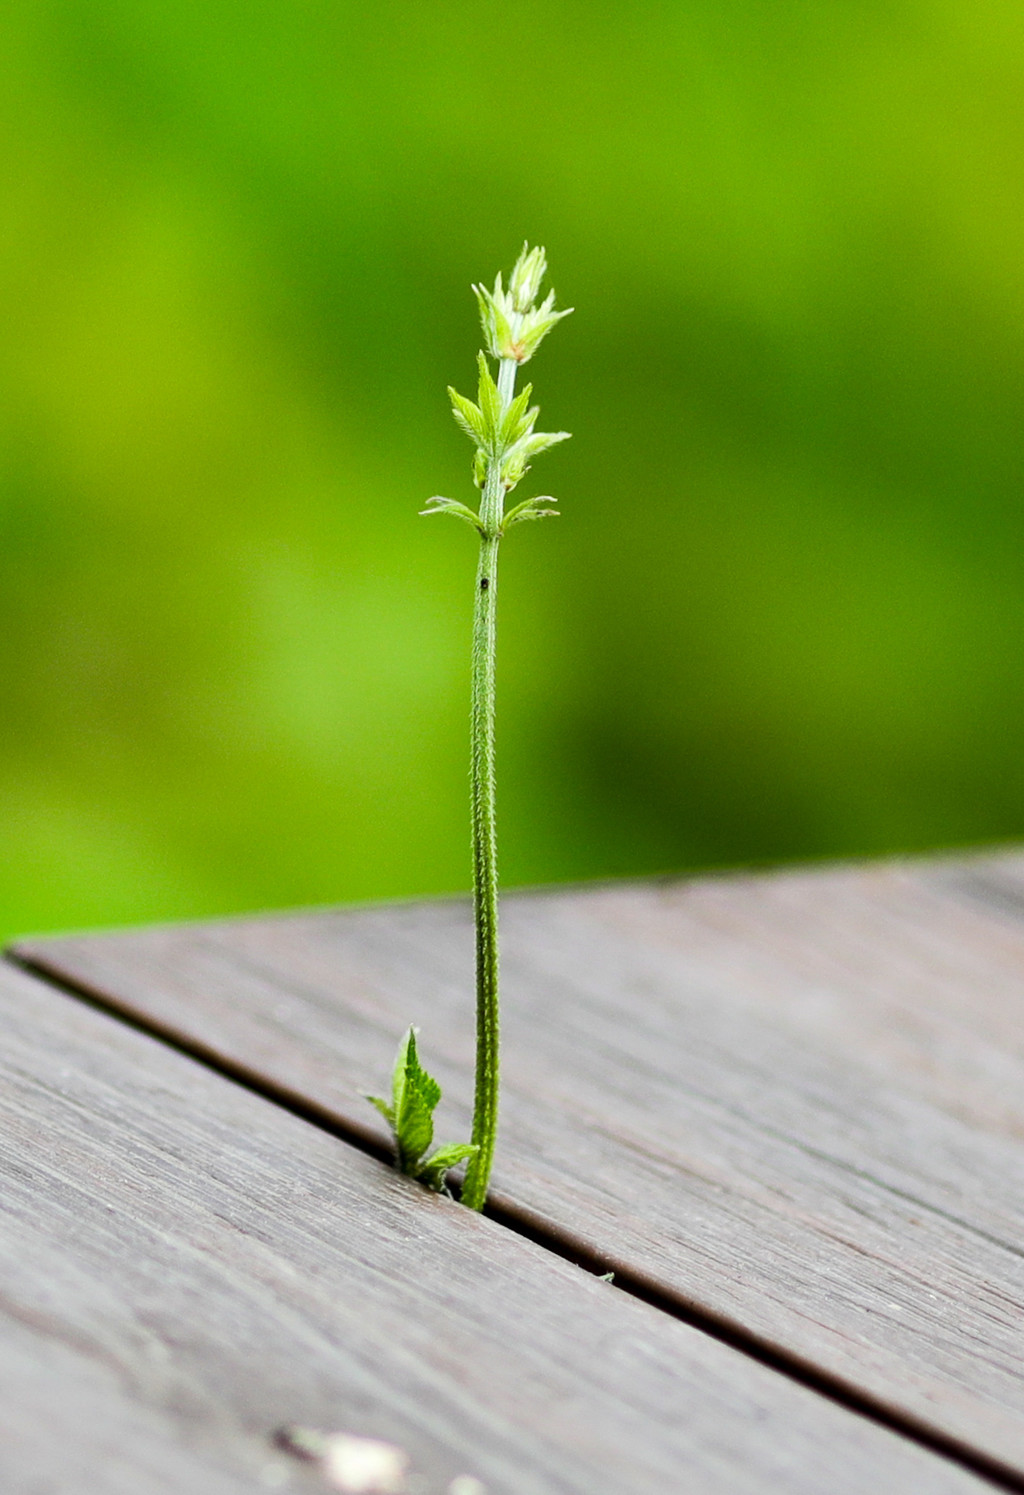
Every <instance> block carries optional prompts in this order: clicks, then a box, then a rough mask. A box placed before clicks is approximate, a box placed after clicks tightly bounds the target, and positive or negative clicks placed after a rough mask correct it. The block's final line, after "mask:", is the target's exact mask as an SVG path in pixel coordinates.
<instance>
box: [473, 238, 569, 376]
mask: <svg viewBox="0 0 1024 1495" xmlns="http://www.w3.org/2000/svg"><path fill="white" fill-rule="evenodd" d="M547 268H548V262H547V257H546V256H545V253H544V250H543V249H541V248H540V247H537V248H535V249H531V248H530V247H529V246H528V245H526V244H524V245H523V252H522V254H521V255H520V256H519V258H518V259H517V260H516V263H515V268H514V269H513V271H512V274H511V275H510V276H509V282H508V290H507V291H506V290H505V289H504V287H503V285H502V280H501V275H500V274H499V275H498V277H497V279H496V280H495V282H494V290H493V291H489V290H488V289H487V287H486V286H478V285H475V286H474V287H473V290H474V291H475V292H476V299H477V303H478V305H479V307H480V321H481V323H482V324H483V329H484V341H485V342H486V345H487V351H488V353H490V355H491V357H492V358H514V359H515V361H516V363H525V362H526V361H527V359H529V358H532V357H533V355H534V353H536V351H537V348H538V347H539V345H540V343H541V341H542V339H543V338H545V337H546V336H547V334H548V333H549V332H550V331H551V329H552V327H554V325H555V323H556V322H558V321H560V320H561V319H562V317H567V316H568V315H569V313H570V312H571V311H572V307H571V306H570V307H568V308H567V309H566V310H565V311H555V293H554V291H549V292H548V294H547V296H545V298H544V300H543V301H542V302H541V304H540V306H535V305H534V302H535V301H536V299H537V296H538V294H539V292H540V283H541V281H542V280H543V279H544V276H545V274H546V273H547Z"/></svg>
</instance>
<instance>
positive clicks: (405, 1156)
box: [395, 1089, 434, 1173]
mask: <svg viewBox="0 0 1024 1495" xmlns="http://www.w3.org/2000/svg"><path fill="white" fill-rule="evenodd" d="M433 1140H434V1118H433V1116H432V1115H431V1112H430V1107H429V1106H428V1105H427V1104H426V1102H425V1101H424V1099H423V1097H422V1096H421V1095H420V1093H419V1091H417V1090H411V1089H407V1090H406V1092H405V1097H404V1099H403V1102H402V1110H401V1112H400V1113H399V1116H398V1124H397V1126H396V1127H395V1141H396V1142H397V1144H398V1161H399V1166H400V1167H401V1170H402V1172H403V1173H415V1172H416V1167H417V1164H418V1163H419V1160H420V1158H421V1157H422V1156H423V1154H424V1153H425V1152H426V1150H427V1148H428V1147H429V1146H430V1144H431V1142H433Z"/></svg>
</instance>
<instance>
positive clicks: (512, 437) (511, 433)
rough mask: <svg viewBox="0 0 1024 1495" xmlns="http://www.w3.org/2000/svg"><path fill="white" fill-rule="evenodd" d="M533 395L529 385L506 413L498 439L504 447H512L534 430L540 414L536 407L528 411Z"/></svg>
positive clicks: (520, 392) (531, 386) (522, 390)
mask: <svg viewBox="0 0 1024 1495" xmlns="http://www.w3.org/2000/svg"><path fill="white" fill-rule="evenodd" d="M532 393H533V385H532V384H527V385H526V387H525V388H524V389H521V390H520V391H519V393H518V394H517V395H516V397H515V399H514V400H513V401H512V403H511V405H509V407H508V409H507V410H506V411H505V418H504V420H503V421H502V423H501V430H500V432H499V433H498V439H499V441H500V443H501V445H502V446H511V445H512V443H513V442H514V441H518V440H519V438H520V437H521V436H525V435H526V433H527V431H529V430H531V429H532V427H533V423H534V421H535V420H536V419H537V416H538V415H539V414H540V409H539V407H535V408H534V409H533V410H528V409H527V406H528V405H529V403H530V395H531V394H532Z"/></svg>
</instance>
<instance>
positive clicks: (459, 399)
mask: <svg viewBox="0 0 1024 1495" xmlns="http://www.w3.org/2000/svg"><path fill="white" fill-rule="evenodd" d="M448 398H449V399H450V400H451V402H452V415H453V416H454V417H455V424H456V425H457V426H458V427H459V429H460V430H462V431H465V433H466V435H467V436H468V437H469V439H470V440H471V441H475V442H476V443H477V444H478V445H480V446H486V445H487V442H488V434H487V422H486V421H485V419H484V415H483V411H482V410H480V408H479V407H478V406H476V405H474V404H473V401H472V400H467V399H466V396H465V395H460V394H459V391H458V390H457V389H453V388H452V386H451V385H450V384H449V386H448Z"/></svg>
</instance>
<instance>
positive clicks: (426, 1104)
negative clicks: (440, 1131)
mask: <svg viewBox="0 0 1024 1495" xmlns="http://www.w3.org/2000/svg"><path fill="white" fill-rule="evenodd" d="M392 1089H393V1092H394V1107H393V1110H394V1121H393V1123H392V1126H393V1129H394V1133H395V1143H396V1147H397V1150H398V1166H399V1168H400V1169H401V1171H402V1172H403V1173H411V1174H413V1176H415V1175H416V1172H417V1165H418V1164H419V1160H420V1158H422V1156H423V1154H424V1153H425V1152H426V1150H427V1148H428V1147H429V1146H430V1144H431V1142H432V1141H433V1140H434V1118H433V1112H434V1108H435V1107H436V1105H437V1103H438V1101H439V1100H440V1099H441V1087H440V1085H439V1084H438V1083H437V1081H436V1080H435V1079H432V1078H431V1076H430V1075H428V1074H427V1072H426V1070H424V1069H423V1068H422V1066H421V1065H420V1061H419V1055H418V1054H417V1052H416V1030H415V1028H410V1029H409V1031H408V1032H407V1033H406V1035H405V1037H404V1038H403V1040H402V1042H401V1043H400V1044H399V1047H398V1057H397V1058H396V1060H395V1071H394V1075H393V1077H392Z"/></svg>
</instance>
